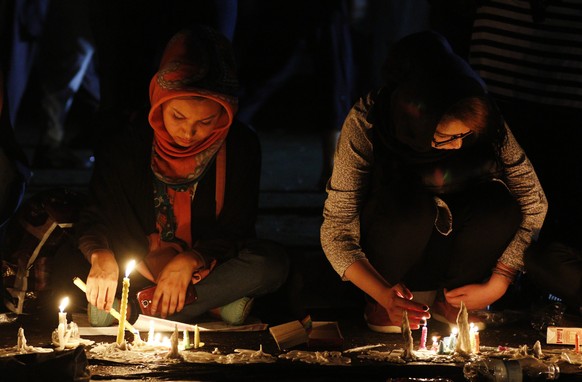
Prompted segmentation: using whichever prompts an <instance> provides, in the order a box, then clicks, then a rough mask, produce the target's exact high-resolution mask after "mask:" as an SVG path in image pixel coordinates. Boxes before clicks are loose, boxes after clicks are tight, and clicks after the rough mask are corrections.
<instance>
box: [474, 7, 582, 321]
mask: <svg viewBox="0 0 582 382" xmlns="http://www.w3.org/2000/svg"><path fill="white" fill-rule="evenodd" d="M581 30H582V1H580V0H571V1H544V2H540V1H507V0H495V1H487V2H479V6H478V7H477V9H476V15H475V20H474V23H473V30H472V35H471V46H470V56H469V62H470V64H471V65H472V66H473V67H474V68H475V70H476V71H477V73H479V75H480V76H481V77H482V78H483V80H484V82H485V83H486V84H487V86H488V88H489V90H490V93H491V95H492V97H494V99H495V100H496V102H497V104H498V105H499V108H500V109H501V112H502V113H503V115H504V117H505V118H506V120H507V122H508V124H509V125H510V126H511V128H512V131H513V132H514V134H515V137H516V138H517V140H518V141H519V142H520V144H521V145H522V147H523V148H524V150H526V152H527V153H528V157H529V158H530V159H531V162H532V164H533V165H534V167H535V168H536V173H537V174H538V176H539V179H540V182H541V184H542V186H543V187H544V191H545V193H546V195H547V198H548V204H549V209H548V215H547V217H546V220H545V222H544V226H543V228H542V230H541V232H540V240H539V242H538V243H537V244H536V245H535V246H534V247H532V248H531V250H530V251H528V253H527V254H526V259H525V260H526V261H525V264H526V271H527V272H526V274H525V278H524V282H531V283H532V286H537V287H538V288H541V289H542V291H540V292H543V293H545V294H546V297H547V296H548V293H551V294H554V295H555V296H556V297H559V298H561V299H564V301H565V302H566V303H567V304H568V305H569V307H571V308H573V309H574V311H575V312H576V313H577V312H578V311H579V308H580V307H581V306H582V301H581V300H580V298H581V296H582V294H581V290H582V289H581V285H582V284H581V280H582V266H581V265H580V263H581V255H580V253H581V250H582V240H581V239H582V235H581V234H580V233H581V232H582V224H581V222H580V218H579V216H580V214H581V213H582V159H581V158H580V154H579V151H580V150H579V147H578V146H579V142H580V141H581V139H582V50H581V49H580V44H579V40H580V31H581ZM531 297H533V298H536V299H537V297H535V296H531V294H526V295H524V296H522V299H521V301H522V302H526V303H527V302H531V301H528V300H529V299H530V298H531ZM550 303H551V302H550Z"/></svg>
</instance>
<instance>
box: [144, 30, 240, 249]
mask: <svg viewBox="0 0 582 382" xmlns="http://www.w3.org/2000/svg"><path fill="white" fill-rule="evenodd" d="M237 90H238V80H237V77H236V70H235V63H234V54H233V53H232V48H231V45H230V42H229V41H228V40H227V39H226V38H225V37H224V36H222V35H221V34H219V33H218V32H216V31H215V30H213V29H211V28H208V27H204V26H197V27H195V28H193V29H188V30H184V31H181V32H179V33H178V34H176V35H175V36H174V37H173V38H172V39H171V40H170V42H169V43H168V45H167V46H166V50H165V51H164V54H163V57H162V60H161V63H160V69H159V71H158V72H157V73H156V74H155V75H154V77H153V78H152V80H151V82H150V102H151V109H150V113H149V123H150V125H151V127H152V128H153V129H154V140H153V148H152V159H151V168H152V171H153V173H154V175H155V178H156V180H157V182H158V185H157V186H156V190H157V191H156V192H157V194H156V196H155V198H156V210H157V217H156V221H157V228H158V234H157V235H154V236H156V237H150V250H153V249H155V248H157V247H159V246H160V245H161V246H162V247H163V246H166V245H171V244H170V243H174V244H176V243H178V244H179V245H180V247H182V248H183V249H187V248H188V247H191V245H192V237H191V229H190V227H191V224H190V219H191V211H190V210H191V201H192V196H193V194H194V190H195V184H196V183H197V182H198V180H200V179H201V177H202V176H203V175H204V173H205V171H206V169H207V168H208V167H209V165H210V164H211V163H212V162H213V160H214V159H215V157H216V156H217V153H218V151H219V150H221V148H222V150H221V151H224V148H223V147H222V146H223V145H224V141H225V139H226V136H227V134H228V131H229V128H230V125H231V124H232V121H233V119H234V114H235V113H236V109H237V98H236V92H237ZM180 97H205V98H208V99H211V100H213V101H215V102H218V103H219V104H220V105H222V107H223V108H224V110H225V112H224V113H222V116H221V117H220V120H219V123H218V125H217V127H216V128H215V130H214V131H213V132H212V133H211V134H210V135H209V136H208V137H207V138H206V139H204V140H203V141H201V142H199V143H198V144H196V145H194V146H192V147H182V146H179V145H177V144H176V143H175V142H174V140H173V138H172V137H171V136H170V134H169V133H168V131H167V130H166V127H165V125H164V120H163V116H162V105H163V104H164V102H166V101H169V100H171V99H174V98H180ZM160 186H161V187H160ZM160 240H161V241H160ZM164 242H165V243H166V244H164ZM184 247H186V248H184Z"/></svg>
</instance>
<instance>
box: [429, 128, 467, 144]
mask: <svg viewBox="0 0 582 382" xmlns="http://www.w3.org/2000/svg"><path fill="white" fill-rule="evenodd" d="M471 134H473V130H469V131H467V132H466V133H461V134H453V135H449V137H450V138H447V139H445V140H444V141H438V142H437V141H435V139H434V138H433V139H432V143H433V144H434V147H441V146H444V145H446V144H447V143H451V142H453V141H456V140H457V139H465V138H466V137H468V136H469V135H471Z"/></svg>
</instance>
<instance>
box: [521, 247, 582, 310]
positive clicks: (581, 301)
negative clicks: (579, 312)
mask: <svg viewBox="0 0 582 382" xmlns="http://www.w3.org/2000/svg"><path fill="white" fill-rule="evenodd" d="M525 269H526V272H527V276H528V279H530V280H531V281H532V282H533V283H534V284H536V285H537V286H538V287H540V288H542V289H543V290H544V291H545V292H549V293H552V294H553V295H555V296H557V297H559V298H561V299H563V300H564V302H566V304H568V305H569V306H571V307H574V308H578V307H582V251H580V249H576V248H574V247H572V246H570V245H566V244H564V243H561V242H558V241H555V242H551V243H548V244H545V245H539V246H534V247H532V248H531V250H530V251H528V253H527V254H526V256H525Z"/></svg>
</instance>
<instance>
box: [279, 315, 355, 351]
mask: <svg viewBox="0 0 582 382" xmlns="http://www.w3.org/2000/svg"><path fill="white" fill-rule="evenodd" d="M269 331H270V332H271V335H272V336H273V338H274V339H275V342H277V346H278V347H279V349H280V350H287V349H291V348H294V347H296V346H299V345H307V347H308V348H312V349H313V348H328V347H329V348H338V347H341V346H342V345H343V341H344V338H343V336H342V334H341V332H340V330H339V326H338V324H337V322H335V321H313V326H312V330H311V333H309V334H307V332H306V331H305V328H304V327H303V325H301V323H300V322H299V321H291V322H288V323H285V324H281V325H278V326H272V327H270V328H269Z"/></svg>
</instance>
